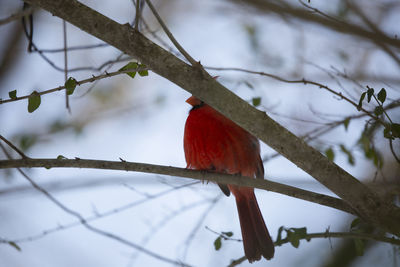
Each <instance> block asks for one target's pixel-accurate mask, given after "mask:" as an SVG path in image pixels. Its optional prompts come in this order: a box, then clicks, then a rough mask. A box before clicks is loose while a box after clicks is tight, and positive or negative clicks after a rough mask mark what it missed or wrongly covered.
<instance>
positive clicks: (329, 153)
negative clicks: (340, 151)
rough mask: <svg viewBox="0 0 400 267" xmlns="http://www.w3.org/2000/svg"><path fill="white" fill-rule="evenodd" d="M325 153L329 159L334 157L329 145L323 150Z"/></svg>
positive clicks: (331, 159)
mask: <svg viewBox="0 0 400 267" xmlns="http://www.w3.org/2000/svg"><path fill="white" fill-rule="evenodd" d="M325 155H326V157H327V158H328V159H329V160H330V161H333V160H334V159H335V153H334V152H333V150H332V148H331V147H330V148H328V149H327V150H325Z"/></svg>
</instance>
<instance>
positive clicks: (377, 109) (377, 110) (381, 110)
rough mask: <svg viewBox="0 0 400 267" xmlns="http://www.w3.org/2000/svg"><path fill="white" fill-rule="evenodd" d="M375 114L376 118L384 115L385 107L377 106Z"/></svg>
mask: <svg viewBox="0 0 400 267" xmlns="http://www.w3.org/2000/svg"><path fill="white" fill-rule="evenodd" d="M374 113H375V115H376V116H379V115H382V113H383V107H382V106H377V107H376V108H375V110H374Z"/></svg>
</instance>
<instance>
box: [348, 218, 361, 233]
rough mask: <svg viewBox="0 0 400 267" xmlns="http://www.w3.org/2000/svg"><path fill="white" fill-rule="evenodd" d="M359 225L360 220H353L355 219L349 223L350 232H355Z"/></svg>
mask: <svg viewBox="0 0 400 267" xmlns="http://www.w3.org/2000/svg"><path fill="white" fill-rule="evenodd" d="M360 223H361V220H360V218H355V219H354V220H353V221H352V222H351V225H350V230H351V231H352V230H355V229H356V228H358V226H359V225H360Z"/></svg>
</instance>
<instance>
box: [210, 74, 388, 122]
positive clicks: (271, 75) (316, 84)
mask: <svg viewBox="0 0 400 267" xmlns="http://www.w3.org/2000/svg"><path fill="white" fill-rule="evenodd" d="M204 68H205V69H210V70H217V71H240V72H245V73H250V74H257V75H261V76H266V77H270V78H272V79H274V80H278V81H281V82H285V83H300V84H311V85H315V86H318V87H319V88H321V89H325V90H327V91H328V92H330V93H332V94H334V95H336V96H338V97H339V98H340V99H343V100H345V101H346V102H348V103H350V104H351V105H353V106H354V107H356V108H357V107H358V103H356V102H354V101H353V100H351V99H350V98H348V97H346V96H345V95H343V94H342V93H341V92H336V91H335V90H333V89H332V88H330V87H329V86H327V85H324V84H321V83H318V82H314V81H310V80H307V79H301V80H288V79H285V78H282V77H279V76H277V75H274V74H270V73H266V72H263V71H253V70H248V69H243V68H220V67H210V66H208V67H204ZM360 110H361V111H363V112H364V113H366V114H367V115H368V116H369V117H371V118H373V119H374V120H376V121H379V122H380V123H381V124H382V125H385V123H384V122H382V121H381V120H380V119H379V118H378V117H377V116H375V115H374V114H372V113H371V112H369V111H367V110H366V109H364V108H362V107H361V109H360Z"/></svg>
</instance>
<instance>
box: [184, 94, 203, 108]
mask: <svg viewBox="0 0 400 267" xmlns="http://www.w3.org/2000/svg"><path fill="white" fill-rule="evenodd" d="M186 103H188V104H190V105H192V106H193V107H195V106H198V105H200V104H201V100H200V99H198V98H196V97H195V96H191V97H189V98H188V99H186Z"/></svg>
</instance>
